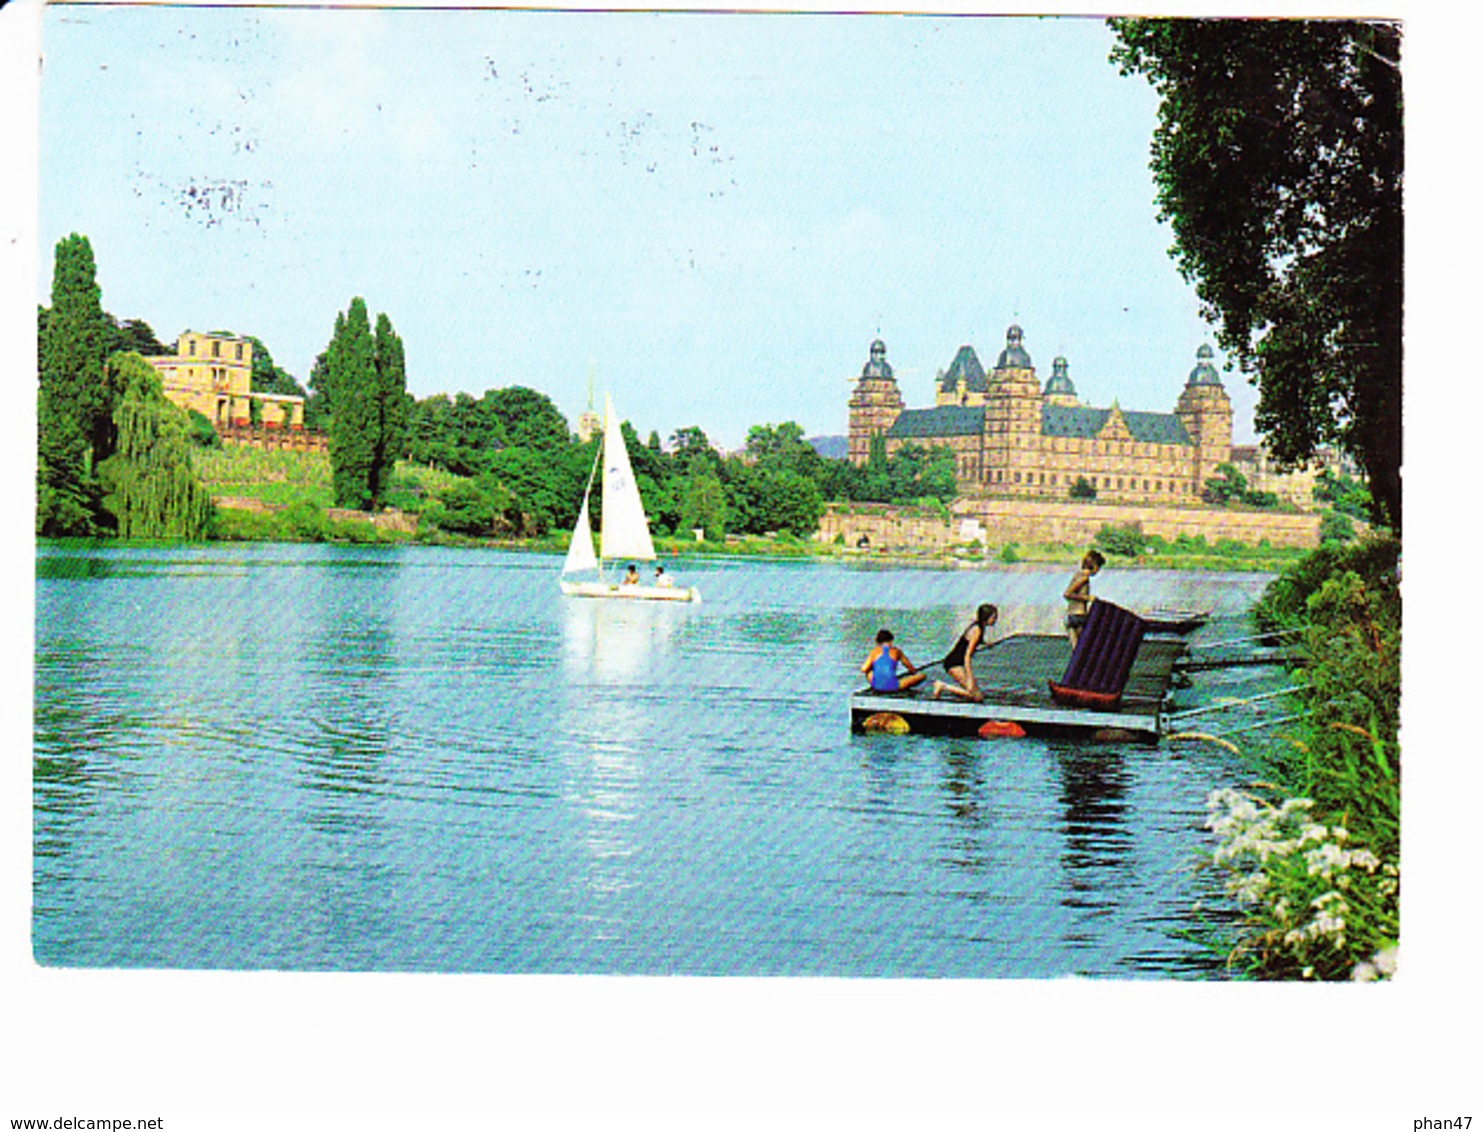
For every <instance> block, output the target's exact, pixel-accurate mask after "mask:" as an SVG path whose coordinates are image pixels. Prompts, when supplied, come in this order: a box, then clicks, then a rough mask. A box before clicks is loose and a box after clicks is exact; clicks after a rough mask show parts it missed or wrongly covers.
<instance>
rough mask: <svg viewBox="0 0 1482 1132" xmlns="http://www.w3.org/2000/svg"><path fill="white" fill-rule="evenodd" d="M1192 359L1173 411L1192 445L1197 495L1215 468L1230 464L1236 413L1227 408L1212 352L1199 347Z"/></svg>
mask: <svg viewBox="0 0 1482 1132" xmlns="http://www.w3.org/2000/svg"><path fill="white" fill-rule="evenodd" d="M1195 357H1196V359H1197V361H1196V364H1195V366H1194V368H1193V370H1192V371H1191V372H1190V373H1189V380H1188V383H1187V384H1186V385H1185V386H1184V391H1183V392H1182V393H1181V394H1179V398H1178V405H1177V407H1176V408H1175V409H1174V410H1173V412H1174V415H1175V416H1176V417H1178V419H1179V420H1180V421H1181V422H1183V426H1184V431H1185V432H1187V433H1188V434H1189V439H1190V440H1192V441H1193V442H1194V453H1195V454H1194V468H1193V469H1192V472H1193V478H1194V492H1195V494H1198V493H1199V492H1202V491H1203V490H1204V485H1205V484H1206V483H1207V482H1208V481H1209V480H1210V478H1211V477H1212V476H1214V474H1215V468H1217V467H1219V466H1220V465H1221V464H1226V463H1229V460H1230V434H1231V428H1232V424H1233V421H1234V415H1235V414H1234V412H1233V410H1232V409H1231V408H1230V397H1229V394H1227V393H1226V392H1225V387H1224V385H1223V384H1221V382H1220V374H1219V370H1217V369H1215V368H1214V363H1213V361H1212V359H1213V358H1214V351H1213V350H1211V349H1210V348H1209V347H1208V346H1207V345H1204V346H1200V347H1199V350H1198V352H1197V353H1196V355H1195Z"/></svg>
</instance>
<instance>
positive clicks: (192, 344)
mask: <svg viewBox="0 0 1482 1132" xmlns="http://www.w3.org/2000/svg"><path fill="white" fill-rule="evenodd" d="M185 352H186V353H187V354H189V355H190V356H191V357H195V356H196V340H195V339H194V338H192V339H191V340H190V341H189V342H187V343H186V344H185Z"/></svg>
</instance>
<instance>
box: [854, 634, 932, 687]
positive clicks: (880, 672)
mask: <svg viewBox="0 0 1482 1132" xmlns="http://www.w3.org/2000/svg"><path fill="white" fill-rule="evenodd" d="M894 641H895V634H894V633H892V632H891V631H890V630H889V629H881V630H880V631H879V632H878V633H876V634H875V647H874V648H873V649H871V650H870V655H869V656H867V657H865V662H864V663H863V664H861V665H860V666H859V670H860V671H861V672H863V673H865V674H866V675H867V676H869V678H870V690H871V691H873V692H904V691H905V690H906V689H907V688H914V687H915V686H916V685H917V684H919V683H921V681H923V680H925V679H926V673H924V672H918V671H917V670H916V666H915V665H914V664H912V663H911V662H910V661H909V660H908V659H907V658H906V654H905V653H903V652H901V650H900V649H898V648H896V647H895V645H894V643H893V642H894ZM898 664H904V665H905V666H906V672H907V673H908V675H906V676H901V675H900V674H899V673H898V672H897V671H896V665H898Z"/></svg>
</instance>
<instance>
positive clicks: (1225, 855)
mask: <svg viewBox="0 0 1482 1132" xmlns="http://www.w3.org/2000/svg"><path fill="white" fill-rule="evenodd" d="M1205 808H1206V810H1207V811H1208V814H1209V818H1208V820H1207V821H1206V823H1205V826H1206V828H1208V829H1209V831H1210V832H1211V833H1213V834H1214V835H1215V836H1216V837H1218V838H1219V839H1220V846H1219V848H1218V849H1216V850H1215V852H1214V863H1215V864H1217V865H1226V866H1234V865H1236V864H1238V863H1241V862H1245V861H1250V860H1254V861H1256V862H1258V863H1260V864H1265V863H1266V861H1267V860H1268V859H1269V858H1271V857H1285V856H1288V855H1290V854H1292V853H1295V852H1296V851H1297V850H1299V849H1301V848H1302V846H1304V845H1308V844H1312V843H1315V842H1321V841H1324V840H1325V839H1326V838H1327V836H1328V830H1327V827H1326V826H1322V825H1317V824H1315V823H1313V822H1309V821H1308V820H1307V814H1308V811H1309V810H1311V809H1312V799H1311V798H1288V799H1287V800H1286V801H1285V802H1283V803H1282V804H1281V806H1280V807H1275V806H1270V805H1267V804H1266V803H1264V802H1260V803H1258V802H1256V801H1255V799H1253V798H1251V797H1250V796H1249V795H1247V794H1242V793H1241V792H1240V791H1239V790H1233V789H1229V788H1227V789H1224V790H1216V791H1215V792H1214V793H1213V794H1211V795H1210V796H1209V800H1208V801H1207V802H1206V803H1205ZM1343 836H1344V837H1347V836H1348V834H1347V832H1346V831H1345V832H1344V833H1343Z"/></svg>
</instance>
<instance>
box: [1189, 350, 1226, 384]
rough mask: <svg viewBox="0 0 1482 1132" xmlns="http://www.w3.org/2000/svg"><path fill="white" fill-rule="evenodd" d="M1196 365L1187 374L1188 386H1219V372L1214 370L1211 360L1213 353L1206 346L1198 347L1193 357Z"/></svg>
mask: <svg viewBox="0 0 1482 1132" xmlns="http://www.w3.org/2000/svg"><path fill="white" fill-rule="evenodd" d="M1194 356H1195V357H1196V358H1197V359H1198V363H1197V364H1196V365H1195V366H1194V368H1193V369H1192V370H1191V371H1190V372H1189V384H1190V385H1220V384H1221V382H1220V371H1219V370H1217V369H1215V368H1214V363H1213V362H1212V361H1211V359H1212V358H1213V357H1214V351H1213V350H1211V349H1210V348H1209V347H1208V346H1207V345H1204V346H1200V347H1199V349H1198V350H1197V351H1196V352H1195V355H1194Z"/></svg>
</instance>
